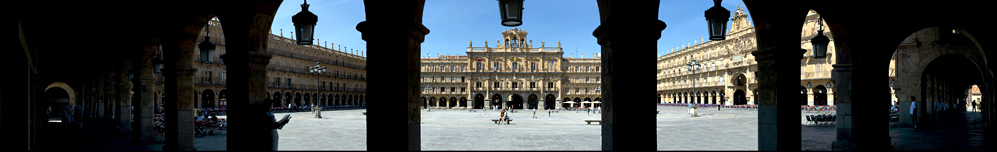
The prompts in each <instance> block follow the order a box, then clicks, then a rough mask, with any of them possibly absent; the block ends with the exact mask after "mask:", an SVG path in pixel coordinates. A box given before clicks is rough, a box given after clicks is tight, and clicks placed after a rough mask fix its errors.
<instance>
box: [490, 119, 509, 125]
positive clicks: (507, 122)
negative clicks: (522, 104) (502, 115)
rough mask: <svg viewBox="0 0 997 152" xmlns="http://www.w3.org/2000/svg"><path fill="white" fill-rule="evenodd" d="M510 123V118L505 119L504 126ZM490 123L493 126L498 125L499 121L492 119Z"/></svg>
mask: <svg viewBox="0 0 997 152" xmlns="http://www.w3.org/2000/svg"><path fill="white" fill-rule="evenodd" d="M510 121H512V118H509V119H505V124H509V122H510ZM492 122H493V123H495V124H499V119H492Z"/></svg>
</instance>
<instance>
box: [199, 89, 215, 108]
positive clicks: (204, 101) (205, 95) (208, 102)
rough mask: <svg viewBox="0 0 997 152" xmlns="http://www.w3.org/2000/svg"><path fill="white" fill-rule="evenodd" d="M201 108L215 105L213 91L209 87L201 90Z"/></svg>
mask: <svg viewBox="0 0 997 152" xmlns="http://www.w3.org/2000/svg"><path fill="white" fill-rule="evenodd" d="M200 98H201V106H200V107H201V108H211V107H215V92H214V91H211V89H204V91H201V96H200Z"/></svg>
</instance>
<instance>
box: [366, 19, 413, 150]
mask: <svg viewBox="0 0 997 152" xmlns="http://www.w3.org/2000/svg"><path fill="white" fill-rule="evenodd" d="M364 3H365V4H367V5H364V8H365V11H366V12H367V14H368V15H367V21H363V22H360V24H357V31H360V32H361V33H363V39H364V40H365V41H367V50H370V51H371V52H377V51H382V52H380V53H371V55H370V56H369V58H368V60H367V61H368V62H370V63H379V64H370V65H368V69H376V70H374V71H367V72H368V74H369V75H370V79H369V81H368V82H369V83H368V84H369V85H370V86H371V87H372V88H374V87H376V88H379V89H378V91H377V92H370V93H371V94H369V98H370V100H371V101H405V103H404V104H402V103H397V102H393V103H390V104H384V103H378V102H374V103H371V104H369V105H367V110H368V113H367V117H368V118H370V119H367V122H368V123H370V124H368V126H371V129H367V141H378V142H379V143H384V144H368V147H367V150H370V151H404V150H409V151H418V150H420V149H421V148H420V144H421V142H420V141H421V140H420V138H421V137H420V132H419V124H420V116H419V115H420V114H419V112H420V111H419V101H420V99H419V94H420V93H419V92H420V91H419V83H420V81H419V76H420V73H421V71H419V66H420V62H421V61H420V60H419V54H420V52H421V43H422V42H423V40H424V38H425V35H426V34H429V29H427V28H426V27H425V26H423V25H422V11H423V6H424V4H425V1H424V0H416V1H402V2H391V3H383V2H379V1H378V2H375V1H369V0H365V1H364ZM383 12H393V13H383ZM398 51H401V52H398ZM400 65H403V66H400ZM399 71H404V73H403V75H405V77H404V78H401V79H399V78H398V72H399ZM374 128H377V129H374Z"/></svg>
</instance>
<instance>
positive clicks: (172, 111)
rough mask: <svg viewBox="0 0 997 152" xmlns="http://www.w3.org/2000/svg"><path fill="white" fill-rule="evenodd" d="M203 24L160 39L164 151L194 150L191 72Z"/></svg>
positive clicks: (186, 27)
mask: <svg viewBox="0 0 997 152" xmlns="http://www.w3.org/2000/svg"><path fill="white" fill-rule="evenodd" d="M206 22H207V19H206V18H199V19H198V20H195V21H194V23H189V24H187V25H184V26H182V27H183V28H182V29H183V30H182V31H176V32H172V36H173V37H166V38H164V39H163V41H164V43H163V47H164V48H163V50H164V52H163V55H164V60H165V65H164V67H165V68H164V69H163V70H162V72H163V76H164V77H166V78H165V80H164V82H163V83H164V84H165V88H166V89H165V90H164V91H165V93H166V96H165V97H164V101H163V103H164V105H163V106H164V107H165V110H166V111H167V112H166V114H165V117H166V119H165V123H166V140H165V144H164V145H163V150H164V151H195V150H197V148H196V147H194V103H195V102H194V97H195V94H194V93H195V92H194V73H195V72H197V69H194V68H193V64H194V63H193V62H194V50H195V46H197V44H199V43H198V42H197V38H198V37H200V31H203V29H204V25H205V23H206ZM229 45H231V44H229ZM229 47H231V46H229Z"/></svg>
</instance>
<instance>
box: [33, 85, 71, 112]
mask: <svg viewBox="0 0 997 152" xmlns="http://www.w3.org/2000/svg"><path fill="white" fill-rule="evenodd" d="M68 92H69V91H68V90H65V89H62V87H54V88H49V89H45V93H44V94H43V95H44V96H42V98H43V99H44V100H43V105H44V106H39V107H38V111H46V110H47V108H49V106H51V108H52V113H51V115H49V117H48V118H45V119H46V120H47V119H52V118H56V119H58V118H61V117H60V116H61V115H62V113H63V108H64V106H70V107H72V106H73V105H72V104H71V102H70V101H69V97H70V96H69V93H68ZM40 117H41V116H40Z"/></svg>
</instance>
